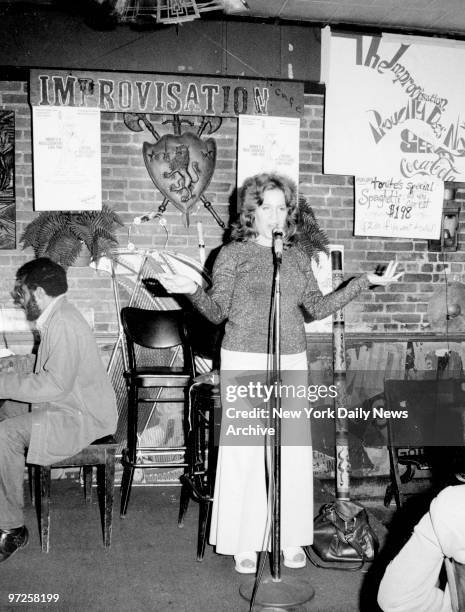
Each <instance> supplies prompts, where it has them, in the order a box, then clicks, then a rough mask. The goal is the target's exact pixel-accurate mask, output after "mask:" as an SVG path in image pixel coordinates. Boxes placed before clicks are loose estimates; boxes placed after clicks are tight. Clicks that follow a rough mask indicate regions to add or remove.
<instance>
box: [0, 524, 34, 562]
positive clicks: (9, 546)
mask: <svg viewBox="0 0 465 612" xmlns="http://www.w3.org/2000/svg"><path fill="white" fill-rule="evenodd" d="M28 539H29V534H28V531H27V529H26V527H25V526H24V525H23V526H22V527H16V529H0V563H1V562H2V561H6V560H7V559H8V557H11V555H12V554H13V553H15V552H16V551H17V550H18V548H24V546H26V544H27V541H28Z"/></svg>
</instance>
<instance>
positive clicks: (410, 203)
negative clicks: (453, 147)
mask: <svg viewBox="0 0 465 612" xmlns="http://www.w3.org/2000/svg"><path fill="white" fill-rule="evenodd" d="M443 199H444V183H443V182H442V181H439V180H437V179H432V178H431V177H423V178H422V179H419V178H410V179H406V178H392V177H391V178H380V177H377V176H373V177H357V178H356V179H355V230H354V233H355V235H356V236H389V237H393V238H424V239H431V240H437V239H438V238H439V237H440V233H441V215H442V207H443Z"/></svg>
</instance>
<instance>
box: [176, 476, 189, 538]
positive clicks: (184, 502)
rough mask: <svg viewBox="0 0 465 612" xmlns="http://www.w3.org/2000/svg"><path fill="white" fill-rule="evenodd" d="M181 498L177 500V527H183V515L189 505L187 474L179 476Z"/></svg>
mask: <svg viewBox="0 0 465 612" xmlns="http://www.w3.org/2000/svg"><path fill="white" fill-rule="evenodd" d="M181 482H182V487H181V498H180V500H179V515H178V527H180V528H182V527H184V516H185V515H186V512H187V508H188V506H189V500H190V498H191V487H190V483H189V477H188V476H187V474H184V475H183V476H181Z"/></svg>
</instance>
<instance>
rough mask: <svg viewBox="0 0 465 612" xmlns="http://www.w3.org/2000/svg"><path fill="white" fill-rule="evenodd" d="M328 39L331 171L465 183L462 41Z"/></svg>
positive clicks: (327, 159) (327, 158) (327, 162)
mask: <svg viewBox="0 0 465 612" xmlns="http://www.w3.org/2000/svg"><path fill="white" fill-rule="evenodd" d="M324 38H325V37H324ZM325 41H326V42H325V44H324V45H323V51H322V53H323V54H325V57H326V60H325V62H326V63H325V65H327V67H328V71H327V74H326V75H323V78H324V79H325V80H326V106H325V143H324V171H325V173H329V174H352V175H355V176H374V175H375V174H378V175H383V176H401V177H404V178H406V179H410V178H413V177H418V176H423V177H424V176H430V177H435V178H437V179H440V180H442V181H463V180H465V122H464V119H465V103H464V100H465V77H464V76H463V75H462V73H461V72H460V70H458V69H457V67H458V66H462V65H463V64H464V63H465V45H464V44H463V43H458V42H457V41H446V40H438V39H431V38H421V37H410V38H406V37H402V36H383V37H380V36H362V35H352V36H348V35H342V34H341V35H332V36H330V37H329V38H328V36H326V38H325ZM328 54H329V55H328Z"/></svg>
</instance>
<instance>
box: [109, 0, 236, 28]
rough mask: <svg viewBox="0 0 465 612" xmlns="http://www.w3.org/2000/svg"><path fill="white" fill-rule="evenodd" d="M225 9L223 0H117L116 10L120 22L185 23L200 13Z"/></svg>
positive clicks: (197, 16)
mask: <svg viewBox="0 0 465 612" xmlns="http://www.w3.org/2000/svg"><path fill="white" fill-rule="evenodd" d="M223 9H224V2H223V0H117V2H116V6H115V12H116V14H117V16H118V21H119V22H120V23H134V24H136V23H138V22H139V21H147V20H148V21H150V20H153V21H154V23H155V22H156V23H162V24H176V23H185V22H189V21H193V20H194V19H198V18H199V17H200V13H202V12H206V11H220V10H223Z"/></svg>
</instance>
